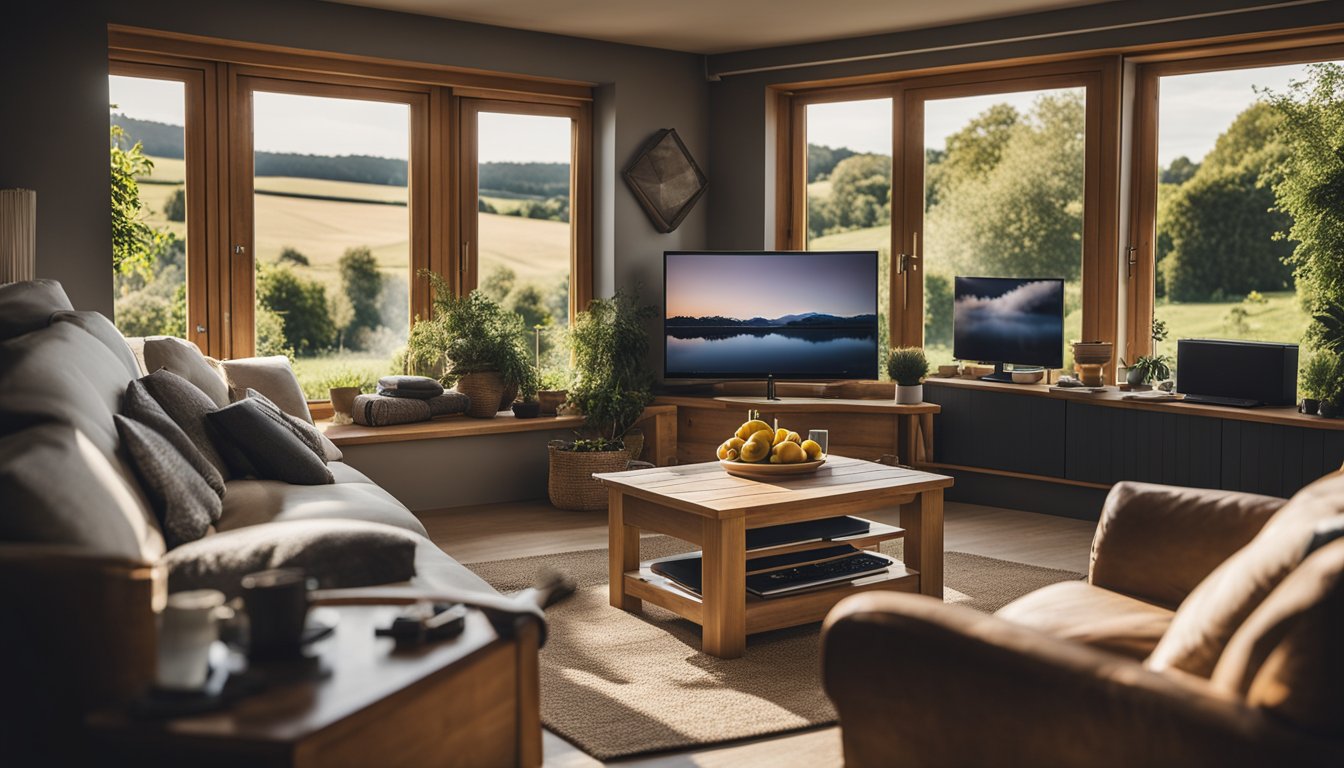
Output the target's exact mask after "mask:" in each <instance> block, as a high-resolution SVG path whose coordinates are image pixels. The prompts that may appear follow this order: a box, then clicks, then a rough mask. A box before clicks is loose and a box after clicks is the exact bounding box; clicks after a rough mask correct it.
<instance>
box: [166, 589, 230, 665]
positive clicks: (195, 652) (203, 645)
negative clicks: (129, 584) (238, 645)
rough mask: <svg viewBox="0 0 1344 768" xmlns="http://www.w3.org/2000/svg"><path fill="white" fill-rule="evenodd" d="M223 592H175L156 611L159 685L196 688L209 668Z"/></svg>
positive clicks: (217, 636) (217, 629) (209, 590)
mask: <svg viewBox="0 0 1344 768" xmlns="http://www.w3.org/2000/svg"><path fill="white" fill-rule="evenodd" d="M223 605H224V593H223V592H220V591H218V590H214V589H197V590H192V591H190V592H177V593H174V594H172V595H169V596H168V604H167V606H165V607H164V609H163V613H162V614H160V615H159V658H158V674H157V676H156V679H157V682H158V684H159V686H160V687H162V688H171V689H175V690H199V689H200V688H201V687H202V686H204V685H205V679H206V673H207V672H208V670H209V666H210V662H209V656H210V644H211V643H213V642H215V640H217V639H218V638H219V625H218V623H217V622H218V619H219V617H220V609H221V607H222V606H223Z"/></svg>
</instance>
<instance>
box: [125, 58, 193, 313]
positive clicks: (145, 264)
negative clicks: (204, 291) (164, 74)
mask: <svg viewBox="0 0 1344 768" xmlns="http://www.w3.org/2000/svg"><path fill="white" fill-rule="evenodd" d="M108 90H109V92H110V95H111V102H112V119H111V122H112V128H111V130H112V131H113V137H112V141H113V144H114V146H113V149H112V153H113V166H114V174H113V176H114V186H115V179H116V177H117V175H118V174H117V173H116V171H115V168H116V166H117V165H118V164H119V163H118V160H119V158H120V159H121V160H122V161H123V167H124V168H125V169H126V170H127V172H128V173H129V175H130V176H131V177H132V178H134V180H135V185H136V187H137V188H138V194H139V200H140V207H139V211H138V214H132V215H136V216H137V221H138V222H139V223H140V224H142V225H143V226H141V227H139V228H138V231H136V232H133V233H130V236H129V242H128V243H127V245H126V247H125V248H121V249H119V250H120V251H121V253H123V254H125V256H124V258H122V261H121V266H120V269H117V268H116V267H115V266H114V274H113V286H114V288H115V291H116V293H115V295H114V297H113V303H112V305H113V312H114V315H115V318H116V324H117V328H119V329H120V330H121V332H122V333H124V334H125V335H127V336H156V335H162V336H178V337H182V338H188V336H187V223H188V222H187V206H186V163H185V161H184V156H185V153H184V147H185V133H184V131H185V125H186V86H185V85H184V84H183V83H181V82H178V81H175V80H153V79H149V78H143V77H123V76H120V75H112V76H110V77H109V78H108ZM137 142H138V143H139V145H140V147H139V149H138V150H137V149H136V148H135V145H136V143H137ZM140 158H143V160H141V159H140ZM114 208H115V206H114ZM118 239H119V240H120V238H118Z"/></svg>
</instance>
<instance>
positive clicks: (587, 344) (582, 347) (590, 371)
mask: <svg viewBox="0 0 1344 768" xmlns="http://www.w3.org/2000/svg"><path fill="white" fill-rule="evenodd" d="M653 314H654V308H653V307H651V306H640V304H639V302H638V299H637V298H636V297H635V296H632V295H630V294H627V293H624V292H620V291H618V292H617V293H616V295H615V296H614V297H613V298H610V299H595V300H593V301H592V302H591V303H590V304H589V305H588V309H587V310H586V311H584V312H580V313H579V315H578V316H577V317H576V318H575V321H574V327H573V329H572V330H571V331H570V333H569V346H570V350H571V352H572V353H573V359H574V374H575V376H574V385H573V388H572V389H571V390H570V393H569V400H570V402H572V403H574V405H576V406H577V407H578V408H579V410H581V411H582V412H583V415H584V429H583V434H582V435H581V437H580V439H578V440H575V441H573V442H563V441H554V442H552V443H551V445H550V482H549V490H550V497H551V503H552V504H554V505H555V506H556V507H559V508H560V509H582V510H599V509H605V508H606V505H607V495H606V490H605V489H604V488H603V487H602V485H601V484H600V483H598V482H596V481H595V480H593V478H592V476H593V474H594V473H597V472H617V471H620V470H622V469H625V467H626V465H627V464H628V463H629V462H630V461H631V456H630V451H631V450H632V449H634V445H633V444H634V442H635V438H634V436H633V435H631V434H630V433H631V427H632V426H633V425H634V423H635V422H636V421H638V420H639V417H640V416H641V415H642V414H643V413H644V408H645V406H647V405H648V404H649V403H650V402H652V401H653V390H652V387H653V373H652V372H651V371H650V369H649V364H648V352H649V336H648V333H647V331H646V330H645V327H644V323H645V322H646V321H647V320H649V319H650V318H652V317H653ZM639 443H640V447H641V448H642V446H643V439H642V435H641V436H640V438H639Z"/></svg>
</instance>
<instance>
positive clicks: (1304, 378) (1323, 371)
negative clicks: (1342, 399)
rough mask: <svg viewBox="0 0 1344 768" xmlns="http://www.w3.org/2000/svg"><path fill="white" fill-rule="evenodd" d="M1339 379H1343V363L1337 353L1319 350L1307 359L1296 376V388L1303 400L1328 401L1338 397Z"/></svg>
mask: <svg viewBox="0 0 1344 768" xmlns="http://www.w3.org/2000/svg"><path fill="white" fill-rule="evenodd" d="M1341 379H1344V361H1342V360H1341V358H1340V356H1339V355H1338V354H1337V353H1333V352H1329V351H1325V350H1321V351H1318V352H1316V353H1315V354H1313V355H1312V356H1311V357H1309V358H1307V363H1306V365H1304V366H1302V371H1301V372H1300V373H1299V374H1298V378H1297V386H1298V389H1300V390H1301V391H1302V396H1303V397H1305V398H1308V399H1311V400H1330V399H1331V398H1332V397H1337V396H1338V394H1339V391H1338V390H1339V387H1340V381H1341Z"/></svg>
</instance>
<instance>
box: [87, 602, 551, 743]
mask: <svg viewBox="0 0 1344 768" xmlns="http://www.w3.org/2000/svg"><path fill="white" fill-rule="evenodd" d="M327 610H331V609H327ZM334 610H336V611H338V612H339V615H340V621H339V623H338V624H337V626H336V631H335V632H334V633H333V634H332V636H331V637H329V638H327V639H325V640H322V641H320V642H318V643H316V644H315V645H314V646H313V649H314V650H315V651H316V652H318V653H320V654H321V656H322V659H323V661H324V663H325V664H326V665H328V666H329V667H330V668H331V674H330V675H329V676H327V677H326V678H323V679H317V680H309V681H303V682H294V683H288V684H284V685H277V686H275V687H273V688H269V689H267V690H264V691H262V692H260V693H258V694H256V695H253V696H251V697H248V698H245V699H242V700H240V701H238V702H236V703H235V704H234V705H233V706H232V707H230V708H229V709H226V710H222V711H219V712H213V713H209V714H203V715H194V716H189V717H181V718H176V719H172V720H138V719H133V718H131V717H130V716H128V714H127V713H126V712H125V711H122V710H116V711H104V712H99V713H95V714H94V715H93V716H91V718H90V720H89V727H90V729H91V731H92V740H93V742H94V744H95V749H96V750H98V752H96V754H97V753H103V754H114V755H116V756H117V758H118V760H120V761H126V762H130V761H135V762H138V763H142V764H145V765H159V764H176V765H186V766H191V768H202V767H203V766H215V765H218V766H240V765H246V766H323V768H331V767H332V766H347V765H348V766H366V765H378V766H425V765H434V766H482V767H485V766H490V767H492V768H493V767H494V766H539V765H541V720H540V709H539V707H540V704H539V695H538V677H537V631H538V630H537V627H536V626H524V627H523V628H522V629H521V631H520V633H519V636H518V638H517V639H516V640H509V641H506V640H502V639H500V638H499V636H498V635H496V634H495V631H494V630H493V629H492V628H491V627H490V624H489V623H488V622H487V621H486V619H485V617H484V616H483V615H482V614H481V613H480V612H479V611H472V612H471V614H470V615H469V616H468V617H467V620H466V627H465V629H464V631H463V633H462V634H461V635H460V636H458V637H457V638H456V639H454V640H449V641H447V642H443V643H436V644H431V645H425V646H422V647H419V648H415V649H410V650H405V651H400V650H394V648H393V643H392V640H391V639H388V638H381V637H374V634H373V630H374V628H375V627H377V626H385V625H386V624H388V623H389V622H390V621H391V618H392V617H393V616H394V615H396V613H397V612H398V610H399V609H398V608H396V607H388V606H377V607H349V606H342V607H339V608H336V609H334Z"/></svg>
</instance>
